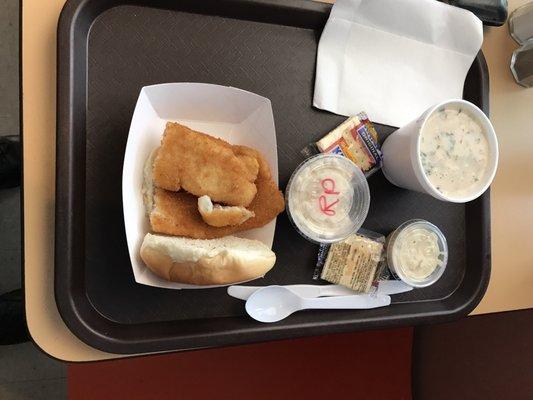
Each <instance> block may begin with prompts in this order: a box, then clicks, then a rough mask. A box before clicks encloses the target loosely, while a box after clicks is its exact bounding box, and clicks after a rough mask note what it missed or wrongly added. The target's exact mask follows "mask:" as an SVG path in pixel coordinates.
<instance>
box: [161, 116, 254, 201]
mask: <svg viewBox="0 0 533 400" xmlns="http://www.w3.org/2000/svg"><path fill="white" fill-rule="evenodd" d="M253 172H254V171H253V165H252V163H250V160H249V158H245V159H241V158H239V157H237V156H236V155H235V154H234V152H233V150H232V147H231V145H230V144H229V143H227V142H225V141H223V140H221V139H217V138H214V137H211V136H209V135H206V134H205V133H201V132H196V131H193V130H192V129H190V128H188V127H186V126H184V125H180V124H178V123H175V122H168V123H167V125H166V128H165V132H164V134H163V139H162V140H161V147H160V149H159V151H158V153H157V156H156V158H155V161H154V169H153V174H154V184H155V186H157V187H159V188H161V189H166V190H170V191H178V190H180V189H183V190H185V191H187V192H189V193H191V194H193V195H196V196H198V197H200V196H204V195H207V196H209V197H210V198H211V199H212V200H213V201H214V202H217V203H223V204H228V205H232V206H244V207H246V206H248V205H249V204H250V203H251V202H252V200H253V198H254V197H255V195H256V193H257V188H256V186H255V184H254V181H255V179H256V176H254V174H253Z"/></svg>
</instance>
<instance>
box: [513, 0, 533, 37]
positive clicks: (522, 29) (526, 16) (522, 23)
mask: <svg viewBox="0 0 533 400" xmlns="http://www.w3.org/2000/svg"><path fill="white" fill-rule="evenodd" d="M509 33H510V34H511V36H512V38H513V39H514V40H515V41H516V42H517V43H518V44H524V43H525V42H527V41H528V40H529V39H531V38H533V2H531V3H528V4H525V5H523V6H522V7H518V8H517V9H516V10H514V11H513V13H512V14H511V15H510V16H509Z"/></svg>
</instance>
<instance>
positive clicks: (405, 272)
mask: <svg viewBox="0 0 533 400" xmlns="http://www.w3.org/2000/svg"><path fill="white" fill-rule="evenodd" d="M386 246H387V264H388V267H389V270H390V271H391V272H392V274H393V275H394V276H395V277H396V278H397V279H401V280H402V281H403V282H405V283H407V284H408V285H410V286H413V287H418V288H420V287H426V286H430V285H432V284H434V283H435V282H436V281H437V280H439V278H440V277H441V276H442V274H443V273H444V270H445V269H446V265H447V264H448V244H447V242H446V238H445V237H444V235H443V233H442V232H441V230H440V229H439V228H438V227H437V226H435V225H433V224H432V223H431V222H428V221H425V220H423V219H412V220H409V221H406V222H404V223H403V224H402V225H400V226H399V227H398V228H396V229H395V230H394V231H393V232H392V233H391V234H390V235H389V237H388V238H387V244H386Z"/></svg>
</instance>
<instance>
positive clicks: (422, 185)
mask: <svg viewBox="0 0 533 400" xmlns="http://www.w3.org/2000/svg"><path fill="white" fill-rule="evenodd" d="M444 109H452V110H453V109H455V110H461V111H464V112H465V113H466V114H467V115H469V116H470V117H471V118H472V119H473V120H474V121H475V122H476V123H477V124H479V126H480V127H481V131H482V132H483V135H484V137H485V138H486V140H487V143H488V152H489V154H488V155H487V164H486V168H485V170H484V174H483V175H482V176H480V177H479V178H477V177H476V178H475V179H479V181H476V182H477V183H476V185H475V187H473V189H472V190H471V191H468V192H466V193H463V194H461V195H459V196H453V195H449V194H448V195H447V194H445V193H443V192H442V190H439V188H438V187H436V185H434V184H432V183H431V182H430V180H429V178H428V176H427V174H426V173H425V172H424V167H423V160H422V159H421V151H420V142H421V134H422V132H423V131H424V127H425V126H426V124H427V122H428V120H429V119H430V117H431V116H432V115H433V114H435V113H437V112H440V111H442V110H444ZM441 151H442V150H441ZM382 152H383V167H382V170H383V174H384V175H385V177H386V178H387V179H388V180H389V181H390V182H391V183H392V184H394V185H396V186H400V187H403V188H405V189H410V190H414V191H417V192H422V193H427V194H429V195H431V196H433V197H435V198H437V199H439V200H443V201H449V202H453V203H466V202H468V201H471V200H474V199H476V198H478V197H479V196H481V195H482V194H483V193H484V192H485V191H486V190H487V189H488V187H489V186H490V184H491V183H492V180H493V179H494V176H495V174H496V168H497V166H498V140H497V137H496V132H495V131H494V127H493V126H492V124H491V122H490V120H489V119H488V118H487V116H486V115H485V114H484V113H483V111H481V110H480V109H479V108H478V107H477V106H475V105H474V104H472V103H470V102H469V101H466V100H460V99H458V100H447V101H444V102H442V103H439V104H437V105H435V106H433V107H430V108H429V109H428V110H426V111H425V112H424V113H423V114H422V115H421V116H420V117H419V118H418V119H416V120H414V121H411V122H410V123H409V124H407V125H405V126H403V127H401V128H400V129H398V130H397V131H395V132H393V133H392V134H391V135H390V136H389V137H388V138H387V139H386V140H385V142H384V143H383V146H382Z"/></svg>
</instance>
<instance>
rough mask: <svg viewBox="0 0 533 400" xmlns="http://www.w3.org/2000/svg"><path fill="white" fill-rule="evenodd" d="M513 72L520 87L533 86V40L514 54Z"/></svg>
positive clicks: (512, 58)
mask: <svg viewBox="0 0 533 400" xmlns="http://www.w3.org/2000/svg"><path fill="white" fill-rule="evenodd" d="M511 72H512V73H513V76H514V79H515V80H516V83H518V84H519V85H522V86H524V87H526V88H529V87H532V86H533V38H532V39H530V40H528V41H527V42H526V43H525V44H523V45H522V46H521V47H520V48H518V49H516V50H515V51H514V52H513V56H512V57H511Z"/></svg>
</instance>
